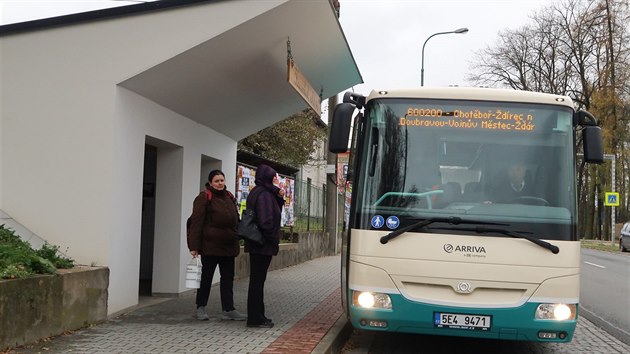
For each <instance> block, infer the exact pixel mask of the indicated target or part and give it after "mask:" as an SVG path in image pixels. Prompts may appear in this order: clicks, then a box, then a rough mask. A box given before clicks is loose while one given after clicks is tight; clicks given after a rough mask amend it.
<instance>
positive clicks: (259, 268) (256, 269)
mask: <svg viewBox="0 0 630 354" xmlns="http://www.w3.org/2000/svg"><path fill="white" fill-rule="evenodd" d="M270 263H271V256H263V255H260V254H251V253H250V254H249V289H248V291H247V323H249V324H260V323H262V322H264V321H265V320H266V317H265V295H264V290H265V280H267V270H268V269H269V264H270Z"/></svg>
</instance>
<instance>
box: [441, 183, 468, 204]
mask: <svg viewBox="0 0 630 354" xmlns="http://www.w3.org/2000/svg"><path fill="white" fill-rule="evenodd" d="M440 189H442V190H443V191H444V192H443V193H442V194H439V195H438V197H437V199H436V201H435V207H436V208H438V209H441V208H444V207H446V206H448V205H449V204H451V203H453V202H457V201H460V200H461V197H462V187H461V186H460V184H459V183H457V182H447V183H445V184H443V185H442V186H441V187H440Z"/></svg>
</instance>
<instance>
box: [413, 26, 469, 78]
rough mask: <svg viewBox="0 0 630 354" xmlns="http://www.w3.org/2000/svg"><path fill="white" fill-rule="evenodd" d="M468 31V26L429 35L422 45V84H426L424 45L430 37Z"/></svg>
mask: <svg viewBox="0 0 630 354" xmlns="http://www.w3.org/2000/svg"><path fill="white" fill-rule="evenodd" d="M466 32H468V28H466V27H464V28H459V29H456V30H454V31H448V32H438V33H433V34H432V35H430V36H429V38H427V40H426V41H424V44H423V45H422V68H421V69H420V86H424V46H425V45H427V42H428V41H429V39H431V38H433V37H435V36H437V35H439V34H451V33H457V34H464V33H466Z"/></svg>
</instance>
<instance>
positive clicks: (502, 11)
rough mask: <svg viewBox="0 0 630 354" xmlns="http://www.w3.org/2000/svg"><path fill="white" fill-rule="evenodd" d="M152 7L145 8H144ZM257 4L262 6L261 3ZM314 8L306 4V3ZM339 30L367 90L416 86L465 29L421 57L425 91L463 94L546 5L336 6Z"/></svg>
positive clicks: (27, 1)
mask: <svg viewBox="0 0 630 354" xmlns="http://www.w3.org/2000/svg"><path fill="white" fill-rule="evenodd" d="M149 1H151V0H149ZM259 1H260V0H259ZM308 1H312V0H308ZM134 2H136V1H111V0H110V1H103V0H66V1H58V0H0V3H1V4H2V6H1V7H0V18H2V24H8V23H13V22H21V21H26V20H32V19H38V18H45V17H52V16H59V15H63V14H68V13H74V12H82V11H89V10H96V9H100V8H106V7H113V6H124V5H130V4H133V3H134ZM340 2H341V16H340V19H339V20H340V22H341V25H342V28H343V30H344V33H345V35H346V38H347V40H348V43H349V45H350V49H351V50H352V53H353V55H354V59H355V60H356V63H357V65H358V67H359V70H360V71H361V74H362V75H363V80H364V81H365V84H362V85H358V86H356V87H355V88H354V89H355V91H356V92H359V93H364V94H367V93H369V91H370V90H371V89H391V88H408V87H416V86H420V69H421V67H422V65H421V64H422V44H423V43H424V41H425V40H426V39H427V38H428V37H429V36H431V35H432V34H434V33H437V32H448V31H453V30H455V29H458V28H462V27H466V28H468V29H469V32H468V33H466V34H445V35H438V36H435V37H433V38H431V39H430V40H429V41H428V42H427V44H426V47H425V51H424V85H425V86H449V85H459V86H466V82H465V81H464V78H465V75H466V72H467V71H468V70H469V59H470V58H471V57H472V55H473V53H475V52H476V51H478V50H479V49H482V48H485V47H487V46H489V45H493V44H494V43H495V41H496V39H497V33H498V32H499V31H501V30H505V29H508V28H519V27H521V26H523V25H524V24H526V23H528V22H529V21H530V19H529V16H530V15H531V14H532V12H533V11H536V10H539V9H540V8H542V7H544V6H545V5H548V4H551V3H552V0H340Z"/></svg>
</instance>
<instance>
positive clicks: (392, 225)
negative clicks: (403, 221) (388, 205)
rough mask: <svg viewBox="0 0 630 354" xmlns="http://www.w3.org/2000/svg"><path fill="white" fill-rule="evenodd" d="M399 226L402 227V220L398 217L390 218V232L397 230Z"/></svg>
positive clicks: (388, 221) (388, 220)
mask: <svg viewBox="0 0 630 354" xmlns="http://www.w3.org/2000/svg"><path fill="white" fill-rule="evenodd" d="M399 225H400V220H399V219H398V217H396V216H390V217H388V218H387V227H388V228H389V229H390V230H394V229H397V228H398V226H399Z"/></svg>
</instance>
